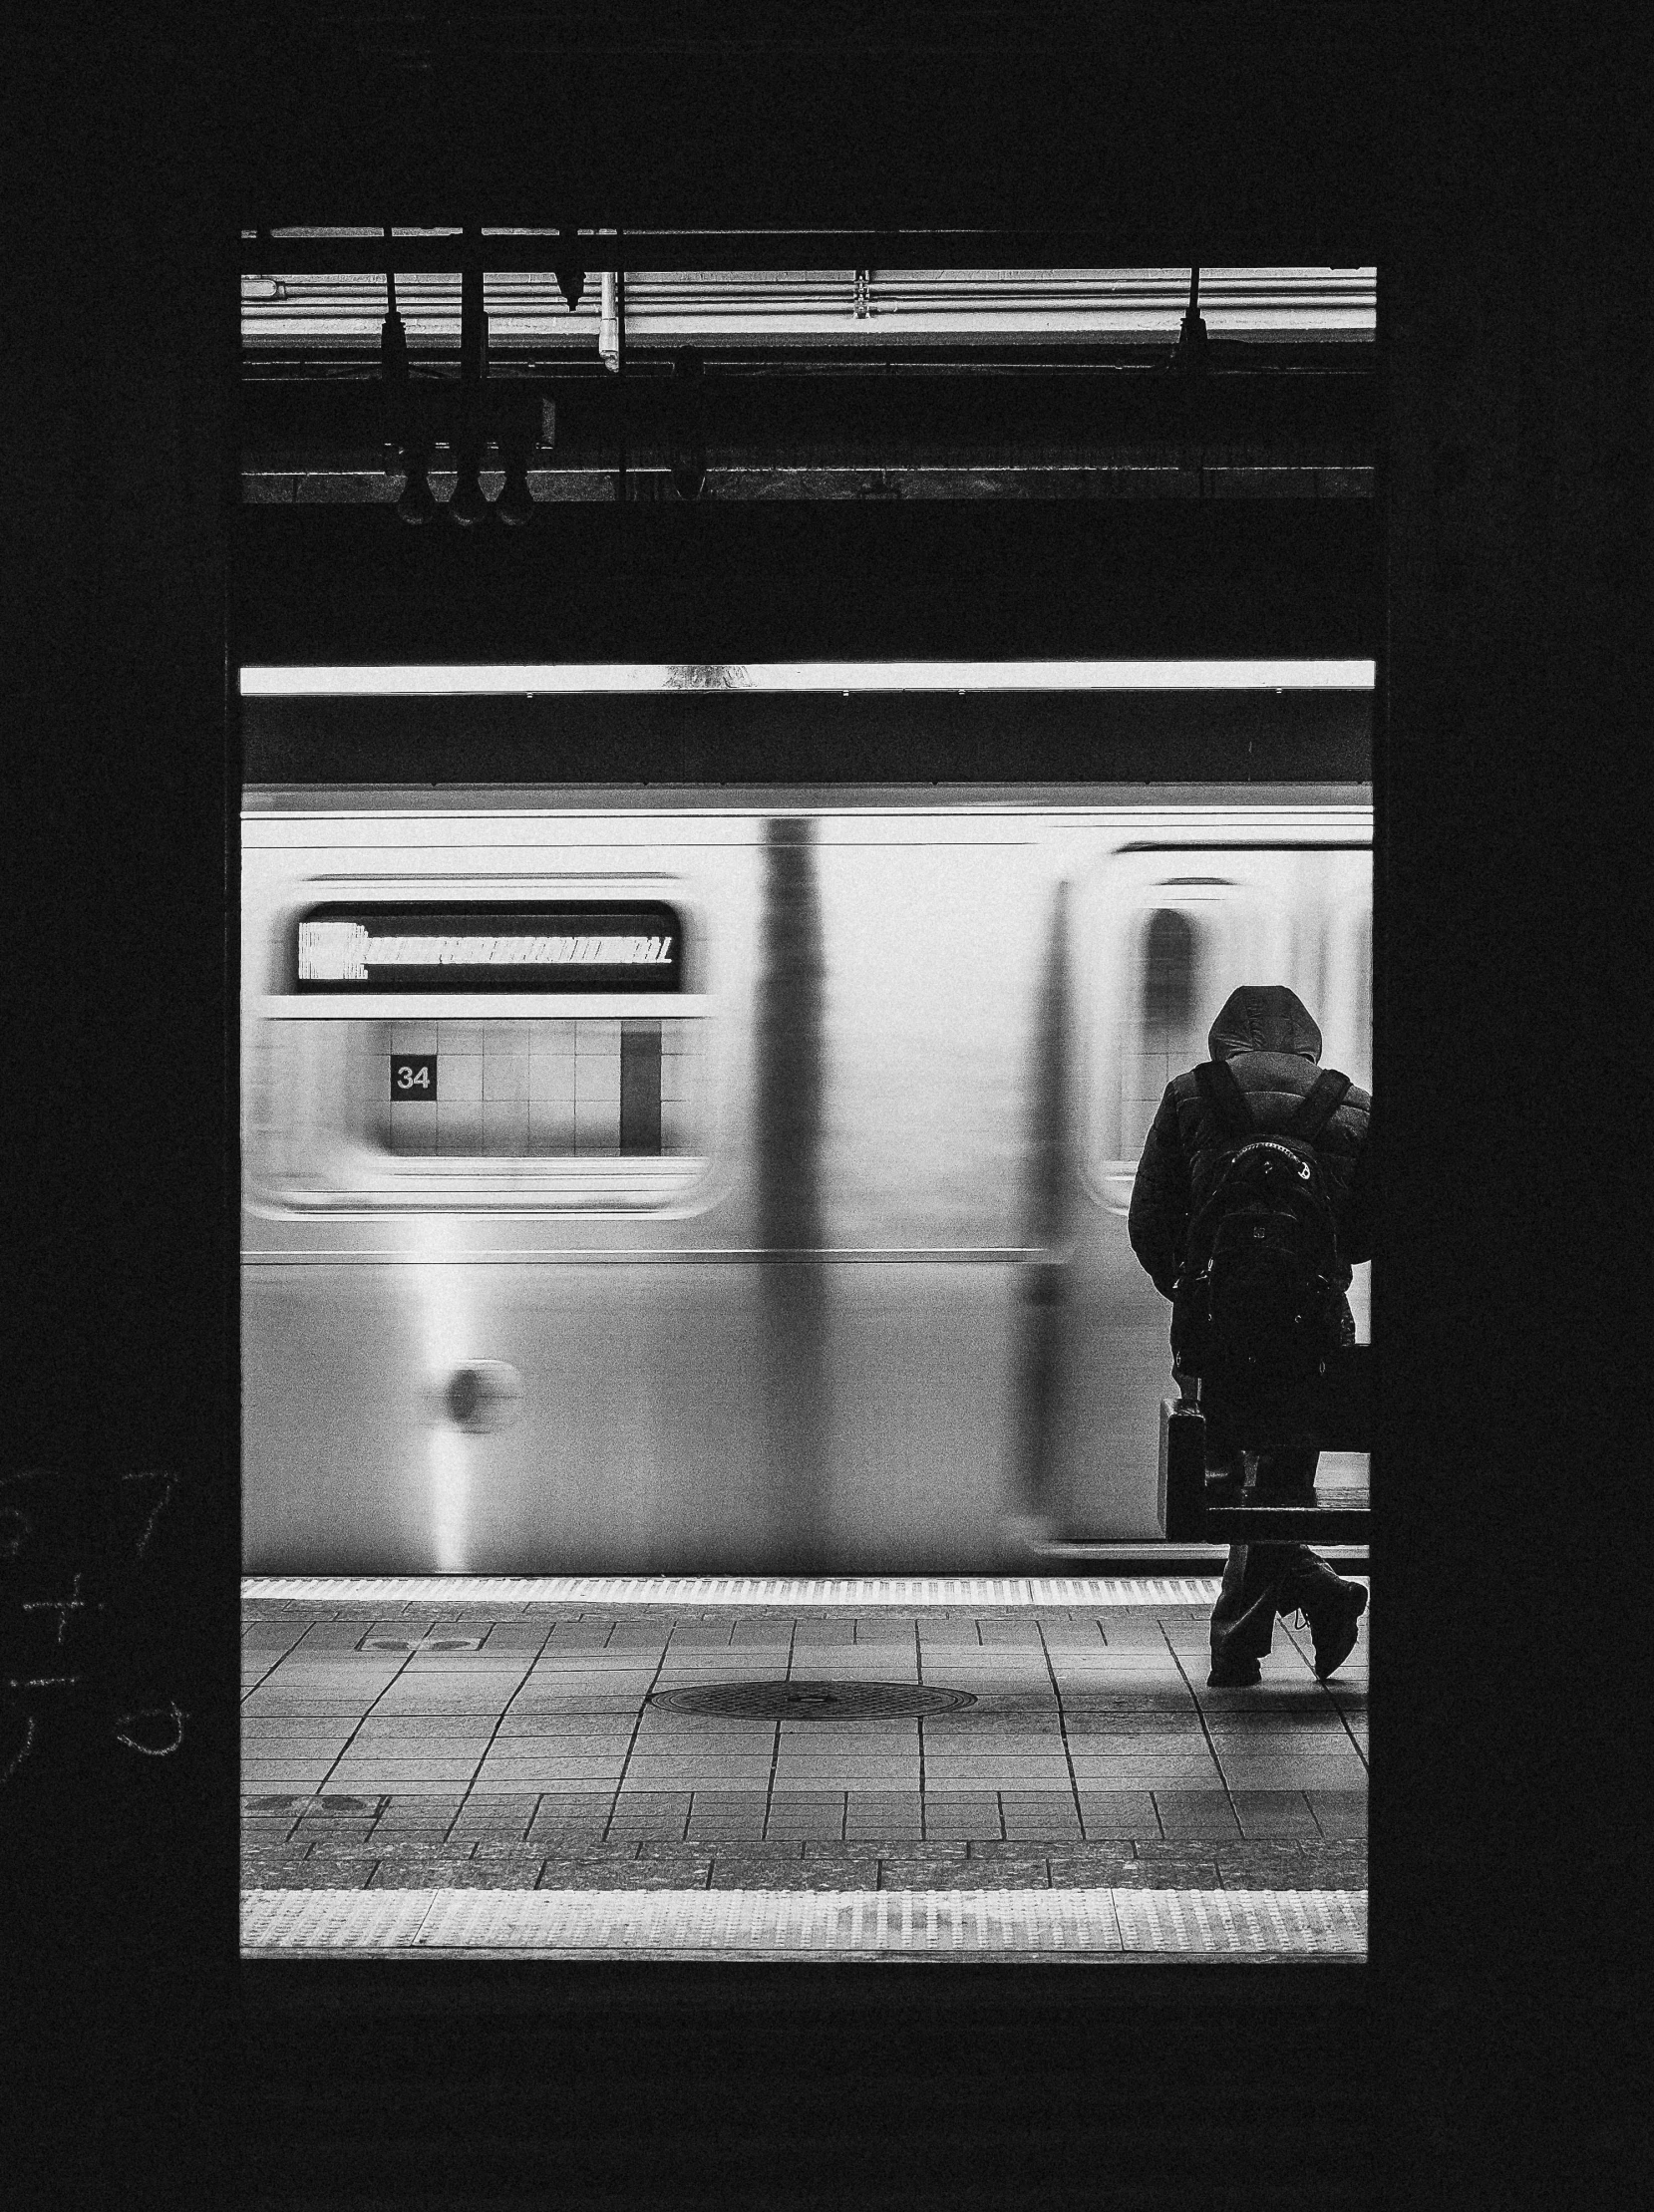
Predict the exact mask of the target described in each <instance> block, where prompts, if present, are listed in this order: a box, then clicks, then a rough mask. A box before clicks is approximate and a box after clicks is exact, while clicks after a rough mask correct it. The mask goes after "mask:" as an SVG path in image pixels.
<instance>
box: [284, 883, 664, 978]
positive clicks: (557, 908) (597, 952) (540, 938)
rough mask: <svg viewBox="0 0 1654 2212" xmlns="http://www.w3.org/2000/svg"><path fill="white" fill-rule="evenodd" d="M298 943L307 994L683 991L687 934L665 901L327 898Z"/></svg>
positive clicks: (302, 925) (301, 927)
mask: <svg viewBox="0 0 1654 2212" xmlns="http://www.w3.org/2000/svg"><path fill="white" fill-rule="evenodd" d="M295 951H296V959H297V970H298V972H297V977H296V982H297V987H298V989H299V991H300V992H312V993H313V992H326V993H328V994H329V995H330V996H337V995H338V994H339V993H341V992H345V993H349V992H356V993H360V994H364V995H366V994H370V993H371V994H373V995H375V996H383V995H384V994H386V993H396V994H403V993H406V994H408V995H410V996H411V995H413V994H416V993H421V994H423V993H427V992H432V991H446V992H456V993H459V992H464V993H472V994H475V993H479V992H482V993H487V994H491V995H492V994H496V993H512V994H516V993H523V994H529V993H540V992H548V991H562V992H584V991H590V992H605V993H607V992H618V991H636V992H651V993H652V992H659V991H678V990H681V989H682V980H681V979H682V972H683V932H682V930H681V928H680V926H679V922H678V916H677V912H676V910H675V909H674V908H673V907H670V906H667V905H665V904H664V903H662V902H661V901H659V900H655V899H638V900H628V901H627V902H626V903H625V904H619V903H610V902H608V901H599V900H578V901H573V900H570V901H566V902H556V903H550V904H542V905H534V906H516V905H510V906H506V905H471V904H467V905H440V906H439V905H431V904H420V905H405V906H390V905H385V906H379V905H362V906H343V905H337V906H317V907H312V908H311V910H310V912H309V913H307V914H305V915H303V916H302V917H301V918H300V920H299V923H298V929H297V944H296V947H295Z"/></svg>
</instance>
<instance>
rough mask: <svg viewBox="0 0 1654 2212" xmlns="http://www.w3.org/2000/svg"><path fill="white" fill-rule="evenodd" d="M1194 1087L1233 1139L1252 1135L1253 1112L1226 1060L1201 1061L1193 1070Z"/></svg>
mask: <svg viewBox="0 0 1654 2212" xmlns="http://www.w3.org/2000/svg"><path fill="white" fill-rule="evenodd" d="M1194 1086H1195V1089H1196V1090H1197V1091H1198V1092H1199V1094H1200V1096H1201V1098H1202V1099H1204V1100H1205V1102H1206V1104H1207V1106H1210V1107H1211V1109H1212V1111H1213V1113H1215V1114H1216V1116H1217V1118H1218V1120H1219V1121H1221V1122H1222V1124H1223V1126H1224V1127H1225V1128H1226V1129H1227V1130H1228V1131H1229V1133H1230V1134H1231V1135H1232V1136H1250V1135H1251V1133H1252V1125H1253V1124H1252V1110H1251V1108H1250V1106H1247V1104H1246V1094H1245V1093H1244V1092H1243V1091H1242V1090H1241V1088H1240V1086H1239V1084H1238V1083H1236V1082H1235V1080H1234V1070H1233V1069H1232V1068H1231V1067H1230V1066H1229V1064H1228V1062H1227V1061H1226V1060H1203V1061H1202V1062H1201V1063H1200V1065H1199V1067H1198V1068H1196V1069H1195V1071H1194Z"/></svg>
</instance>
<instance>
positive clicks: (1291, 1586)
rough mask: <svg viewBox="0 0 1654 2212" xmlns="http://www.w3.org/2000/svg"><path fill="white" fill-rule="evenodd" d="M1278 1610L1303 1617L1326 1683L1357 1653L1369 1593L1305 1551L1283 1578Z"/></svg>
mask: <svg viewBox="0 0 1654 2212" xmlns="http://www.w3.org/2000/svg"><path fill="white" fill-rule="evenodd" d="M1276 1603H1277V1609H1278V1610H1279V1612H1280V1613H1281V1614H1283V1615H1285V1614H1287V1613H1291V1612H1299V1613H1302V1615H1303V1616H1304V1619H1305V1620H1306V1621H1307V1622H1308V1623H1309V1634H1310V1641H1311V1643H1312V1644H1313V1645H1314V1647H1315V1673H1316V1676H1317V1678H1318V1680H1320V1681H1322V1682H1325V1681H1326V1680H1327V1679H1328V1677H1329V1676H1330V1675H1332V1674H1333V1673H1334V1672H1335V1671H1336V1670H1337V1669H1338V1668H1340V1667H1341V1666H1342V1665H1343V1664H1344V1662H1345V1660H1346V1659H1348V1658H1349V1656H1350V1654H1351V1652H1352V1651H1354V1649H1355V1640H1356V1634H1357V1623H1358V1622H1359V1621H1360V1619H1361V1616H1362V1614H1363V1613H1365V1612H1366V1610H1367V1592H1366V1589H1365V1588H1364V1587H1363V1585H1362V1584H1361V1583H1359V1582H1346V1581H1345V1580H1344V1577H1343V1576H1342V1575H1340V1574H1335V1573H1334V1572H1333V1570H1332V1568H1331V1567H1329V1566H1328V1565H1327V1562H1326V1561H1325V1560H1324V1559H1318V1558H1317V1557H1316V1555H1315V1553H1314V1552H1312V1551H1305V1552H1304V1553H1303V1554H1302V1556H1301V1558H1300V1559H1298V1560H1297V1561H1296V1562H1295V1563H1294V1564H1293V1566H1292V1567H1291V1569H1290V1570H1289V1571H1288V1572H1287V1573H1286V1574H1285V1575H1284V1576H1283V1577H1282V1578H1281V1583H1280V1588H1279V1592H1278V1595H1277V1600H1276Z"/></svg>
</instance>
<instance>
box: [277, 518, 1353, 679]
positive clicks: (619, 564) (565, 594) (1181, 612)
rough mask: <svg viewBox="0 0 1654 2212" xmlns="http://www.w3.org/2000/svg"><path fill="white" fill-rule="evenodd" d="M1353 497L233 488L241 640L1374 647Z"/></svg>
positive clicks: (744, 648)
mask: <svg viewBox="0 0 1654 2212" xmlns="http://www.w3.org/2000/svg"><path fill="white" fill-rule="evenodd" d="M1381 543H1382V537H1381V529H1380V518H1379V516H1378V513H1377V511H1376V509H1375V508H1374V507H1373V506H1372V505H1371V504H1370V503H1369V502H1366V501H1361V500H1346V499H1337V500H1327V501H1315V500H1311V501H1308V502H1304V501H1299V500H1290V501H1288V500H1267V499H1266V500H1203V501H1202V500H1165V501H1161V500H1154V501H1141V502H1134V501H1124V500H1111V501H1106V502H1103V501H1099V502H1080V501H1073V500H1060V501H1053V502H1052V503H1050V504H1049V505H1048V504H1040V503H1034V502H1030V503H1028V504H1026V505H1024V504H1023V503H1021V502H1017V503H1015V504H1013V505H1004V504H1000V505H988V506H973V505H971V504H969V503H968V502H963V501H952V500H949V501H945V502H937V503H933V504H930V503H927V504H924V505H912V506H904V505H891V504H887V503H883V502H877V503H875V502H868V503H867V504H865V505H848V504H843V503H838V502H832V503H828V504H825V505H810V504H807V503H802V502H801V503H798V504H791V503H790V504H789V505H787V506H785V507H770V506H766V505H761V504H743V505H729V506H723V507H720V506H718V505H717V504H716V503H710V502H709V503H707V504H705V505H697V506H695V507H692V508H687V507H673V506H650V507H639V508H626V509H619V508H608V507H599V506H590V507H581V506H572V505H558V506H554V507H552V506H548V507H542V508H541V509H540V510H539V511H538V512H537V513H536V514H535V516H534V518H533V521H532V522H531V523H530V524H529V525H528V526H527V527H526V528H525V529H522V530H519V531H513V530H508V529H506V528H504V527H502V526H499V527H496V526H492V525H491V524H485V525H483V526H482V527H481V528H479V529H477V530H475V531H471V532H466V531H462V530H461V529H459V528H457V527H456V526H454V525H453V524H452V523H450V522H449V521H448V519H447V517H446V516H439V517H438V518H437V519H436V520H435V521H433V522H432V523H429V524H427V525H425V526H423V527H416V528H410V527H409V526H408V525H407V524H406V523H403V522H400V521H398V519H397V518H396V516H395V514H394V513H393V512H391V511H390V510H389V509H388V508H385V507H380V506H372V507H365V506H343V507H311V508H300V509H296V510H287V511H285V512H283V511H282V510H280V509H277V508H271V507H249V508H244V509H243V510H242V511H241V513H240V515H239V517H238V519H237V525H236V584H235V625H236V641H237V646H238V648H239V650H240V652H241V654H242V656H243V658H245V659H246V660H248V661H252V662H255V663H256V662H279V661H313V662H314V661H320V662H331V661H340V660H368V661H487V660H507V661H602V660H614V661H655V662H660V661H666V662H691V661H716V662H728V661H757V660H861V661H865V660H882V659H896V658H901V659H927V660H928V659H941V660H992V659H996V658H1009V659H1018V660H1022V659H1027V660H1045V659H1053V658H1057V659H1065V658H1074V659H1088V660H1150V659H1180V658H1184V657H1199V658H1202V659H1223V658H1229V657H1234V658H1245V659H1268V658H1272V657H1275V656H1302V655H1309V656H1315V657H1327V658H1338V659H1343V658H1355V657H1371V656H1372V655H1373V653H1374V652H1375V651H1376V650H1377V644H1378V635H1379V627H1380V609H1381V597H1380V588H1379V584H1380V548H1381Z"/></svg>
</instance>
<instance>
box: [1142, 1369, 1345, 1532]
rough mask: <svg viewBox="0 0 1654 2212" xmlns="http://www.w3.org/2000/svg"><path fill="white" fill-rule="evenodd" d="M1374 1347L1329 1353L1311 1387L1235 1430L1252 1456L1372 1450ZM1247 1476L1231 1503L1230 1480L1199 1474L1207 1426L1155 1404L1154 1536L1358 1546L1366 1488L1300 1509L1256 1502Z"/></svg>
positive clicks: (1179, 1404) (1179, 1405)
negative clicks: (1294, 1449) (1286, 1450)
mask: <svg viewBox="0 0 1654 2212" xmlns="http://www.w3.org/2000/svg"><path fill="white" fill-rule="evenodd" d="M1372 1376H1373V1348H1372V1346H1371V1345H1370V1344H1352V1345H1348V1346H1346V1347H1344V1349H1342V1350H1341V1351H1338V1352H1334V1353H1331V1354H1329V1355H1328V1358H1327V1365H1326V1371H1325V1373H1324V1374H1322V1375H1320V1376H1319V1377H1317V1378H1316V1380H1315V1381H1314V1382H1313V1383H1309V1384H1306V1385H1304V1386H1303V1387H1302V1388H1300V1389H1298V1390H1296V1391H1295V1392H1293V1393H1292V1394H1291V1396H1290V1397H1288V1398H1284V1399H1282V1400H1280V1401H1279V1402H1277V1403H1274V1404H1272V1405H1271V1406H1270V1407H1269V1408H1268V1409H1267V1410H1264V1411H1260V1412H1258V1413H1256V1414H1253V1415H1252V1416H1250V1417H1246V1418H1243V1419H1242V1420H1241V1421H1240V1422H1238V1423H1237V1424H1236V1425H1237V1429H1238V1436H1239V1442H1240V1446H1241V1449H1242V1450H1243V1451H1245V1452H1246V1453H1248V1454H1250V1453H1253V1452H1258V1451H1267V1450H1270V1449H1272V1448H1279V1447H1280V1446H1282V1445H1288V1444H1297V1445H1313V1446H1314V1447H1315V1448H1316V1449H1318V1450H1321V1451H1367V1450H1369V1449H1370V1448H1371V1436H1372V1414H1373V1385H1372ZM1252 1480H1253V1477H1252V1470H1251V1467H1250V1465H1249V1464H1248V1467H1247V1475H1246V1483H1245V1487H1244V1488H1243V1489H1242V1491H1241V1492H1240V1494H1239V1496H1238V1497H1237V1496H1236V1494H1235V1491H1234V1487H1233V1484H1232V1481H1231V1480H1230V1479H1229V1478H1228V1477H1227V1476H1224V1475H1213V1474H1210V1473H1208V1472H1207V1469H1206V1422H1205V1417H1204V1416H1203V1415H1202V1414H1201V1412H1200V1410H1199V1408H1198V1407H1197V1406H1191V1405H1187V1404H1185V1403H1184V1402H1183V1401H1182V1400H1180V1399H1175V1398H1167V1399H1162V1400H1161V1402H1160V1475H1159V1500H1158V1517H1159V1527H1160V1534H1161V1535H1162V1536H1164V1537H1165V1538H1166V1539H1167V1541H1168V1542H1171V1543H1191V1544H1202V1543H1205V1544H1210V1543H1221V1544H1249V1543H1297V1544H1307V1543H1327V1544H1350V1543H1365V1542H1366V1540H1367V1535H1368V1524H1369V1521H1370V1518H1371V1498H1370V1493H1369V1491H1368V1490H1367V1489H1366V1488H1365V1487H1362V1488H1355V1487H1340V1488H1339V1489H1337V1490H1336V1491H1332V1492H1330V1493H1329V1494H1328V1495H1327V1496H1325V1497H1320V1498H1317V1499H1316V1500H1315V1501H1314V1502H1313V1503H1312V1504H1308V1505H1277V1504H1267V1505H1259V1504H1257V1503H1255V1502H1253V1499H1252Z"/></svg>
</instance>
